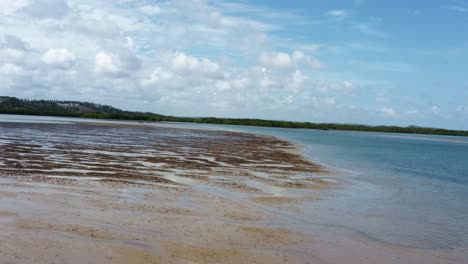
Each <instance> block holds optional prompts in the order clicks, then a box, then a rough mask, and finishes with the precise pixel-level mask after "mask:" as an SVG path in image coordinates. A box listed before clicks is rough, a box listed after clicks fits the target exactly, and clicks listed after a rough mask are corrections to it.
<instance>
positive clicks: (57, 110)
mask: <svg viewBox="0 0 468 264" xmlns="http://www.w3.org/2000/svg"><path fill="white" fill-rule="evenodd" d="M0 114H16V115H41V116H63V117H82V118H94V119H119V120H138V121H156V122H158V121H173V122H192V123H208V124H223V125H243V126H262V127H283V128H309V129H321V130H352V131H372V132H390V133H411V134H433V135H453V136H468V131H461V130H448V129H441V128H429V127H418V126H408V127H400V126H367V125H357V124H333V123H311V122H291V121H277V120H262V119H246V118H216V117H176V116H166V115H159V114H154V113H149V112H132V111H124V110H120V109H117V108H115V107H112V106H109V105H101V104H94V103H88V102H78V101H54V100H26V99H19V98H15V97H8V96H0Z"/></svg>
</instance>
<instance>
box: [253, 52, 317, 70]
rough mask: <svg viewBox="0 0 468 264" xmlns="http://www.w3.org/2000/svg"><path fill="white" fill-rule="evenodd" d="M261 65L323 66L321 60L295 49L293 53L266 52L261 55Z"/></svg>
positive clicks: (284, 66) (272, 66) (278, 67)
mask: <svg viewBox="0 0 468 264" xmlns="http://www.w3.org/2000/svg"><path fill="white" fill-rule="evenodd" d="M259 62H260V65H263V66H265V67H271V68H277V69H284V68H291V67H298V66H307V67H310V68H314V69H319V68H322V67H323V65H322V63H321V62H320V61H318V60H316V59H313V58H312V57H310V56H307V55H305V54H304V53H303V52H302V51H298V50H295V51H293V52H292V53H291V54H288V53H284V52H264V53H262V54H261V55H260V57H259Z"/></svg>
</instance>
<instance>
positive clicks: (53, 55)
mask: <svg viewBox="0 0 468 264" xmlns="http://www.w3.org/2000/svg"><path fill="white" fill-rule="evenodd" d="M41 59H42V62H44V63H45V64H48V65H51V66H54V67H57V68H61V69H68V68H71V67H72V66H73V65H75V59H76V57H75V54H73V53H72V52H71V51H69V50H67V49H64V48H62V49H49V50H47V51H46V52H45V53H44V55H42V57H41Z"/></svg>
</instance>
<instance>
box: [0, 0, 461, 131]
mask: <svg viewBox="0 0 468 264" xmlns="http://www.w3.org/2000/svg"><path fill="white" fill-rule="evenodd" d="M467 59H468V1H463V0H445V1H443V0H424V1H423V0H413V1H406V0H405V1H403V0H396V1H385V0H381V1H378V0H354V1H353V0H349V1H335V0H310V1H272V0H268V1H267V0H257V1H235V0H232V1H208V0H168V1H155V0H153V1H150V0H112V1H111V0H108V1H99V0H92V1H91V0H0V95H8V96H16V97H20V98H28V99H57V100H80V101H91V102H95V103H101V104H110V105H113V106H115V107H118V108H122V109H125V110H135V111H150V112H155V113H160V114H169V115H178V116H216V117H245V118H263V119H278V120H292V121H311V122H326V123H359V124H370V125H402V126H407V125H419V126H431V127H443V128H451V129H464V130H468V60H467Z"/></svg>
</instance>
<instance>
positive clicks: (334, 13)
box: [327, 9, 350, 19]
mask: <svg viewBox="0 0 468 264" xmlns="http://www.w3.org/2000/svg"><path fill="white" fill-rule="evenodd" d="M327 15H328V16H331V17H335V18H338V19H343V18H345V17H347V16H349V15H350V13H349V11H347V10H344V9H335V10H330V11H328V12H327Z"/></svg>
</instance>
